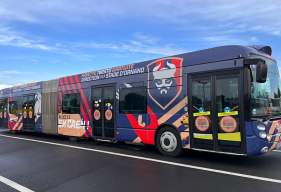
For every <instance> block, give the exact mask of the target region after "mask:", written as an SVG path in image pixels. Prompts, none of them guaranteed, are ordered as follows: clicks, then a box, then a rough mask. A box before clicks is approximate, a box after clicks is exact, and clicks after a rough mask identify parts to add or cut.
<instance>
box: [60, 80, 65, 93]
mask: <svg viewBox="0 0 281 192" xmlns="http://www.w3.org/2000/svg"><path fill="white" fill-rule="evenodd" d="M60 85H61V88H62V92H63V93H64V94H66V92H65V90H64V86H63V82H62V78H60Z"/></svg>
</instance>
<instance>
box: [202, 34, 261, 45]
mask: <svg viewBox="0 0 281 192" xmlns="http://www.w3.org/2000/svg"><path fill="white" fill-rule="evenodd" d="M202 41H207V42H209V43H211V44H215V45H247V44H251V43H254V42H257V41H258V39H257V38H256V37H251V38H248V37H243V36H242V37H240V38H238V37H235V36H233V35H230V34H229V35H214V36H207V37H203V38H202Z"/></svg>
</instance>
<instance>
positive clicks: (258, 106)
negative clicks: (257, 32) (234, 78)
mask: <svg viewBox="0 0 281 192" xmlns="http://www.w3.org/2000/svg"><path fill="white" fill-rule="evenodd" d="M249 59H262V60H263V61H265V63H266V65H267V77H266V82H263V83H259V82H257V78H259V77H257V76H258V75H259V74H258V70H257V65H250V66H249V69H250V74H249V75H250V78H249V81H250V85H249V89H248V91H249V93H248V96H250V102H249V105H250V107H249V110H250V111H249V114H250V118H251V121H250V122H246V145H247V155H249V156H253V155H261V154H265V153H267V152H270V151H272V150H275V149H277V148H280V147H281V143H280V142H281V107H280V106H281V99H280V97H281V90H280V89H281V87H280V74H279V70H278V66H277V62H276V60H275V59H274V58H273V57H271V56H270V55H268V54H265V56H262V55H256V54H250V55H249Z"/></svg>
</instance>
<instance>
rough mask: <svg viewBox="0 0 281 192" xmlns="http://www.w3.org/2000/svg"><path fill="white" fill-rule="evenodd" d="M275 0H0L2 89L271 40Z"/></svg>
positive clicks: (280, 52) (280, 8)
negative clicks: (171, 56) (202, 50)
mask: <svg viewBox="0 0 281 192" xmlns="http://www.w3.org/2000/svg"><path fill="white" fill-rule="evenodd" d="M280 40H281V1H280V0H267V1H260V0H256V1H254V0H247V1H245V0H236V1H226V0H216V1H212V0H186V1H185V0H134V1H129V0H118V1H116V0H103V1H101V0H79V1H77V0H44V1H39V0H28V1H20V0H1V1H0V89H2V88H6V87H10V86H15V85H20V84H27V83H32V82H37V81H44V80H51V79H56V78H59V77H63V76H68V75H74V74H79V73H84V72H90V71H95V70H99V69H105V68H110V67H115V66H120V65H125V64H132V63H136V62H141V61H146V60H150V59H157V58H161V57H165V56H170V55H175V54H180V53H185V52H190V51H196V50H201V49H207V48H212V47H217V46H222V45H269V46H271V47H272V50H273V54H272V55H273V57H274V58H275V59H276V60H277V61H279V64H278V67H279V70H280V69H281V48H280V47H279V44H280V42H281V41H280Z"/></svg>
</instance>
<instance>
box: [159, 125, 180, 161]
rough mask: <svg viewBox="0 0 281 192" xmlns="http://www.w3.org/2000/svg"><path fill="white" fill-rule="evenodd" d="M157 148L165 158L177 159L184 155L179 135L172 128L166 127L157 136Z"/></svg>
mask: <svg viewBox="0 0 281 192" xmlns="http://www.w3.org/2000/svg"><path fill="white" fill-rule="evenodd" d="M156 142H157V148H158V150H159V151H160V153H162V155H164V156H169V157H176V156H179V155H181V154H182V152H183V149H182V143H181V137H180V135H179V133H178V132H177V131H176V130H175V129H173V128H171V127H164V128H162V129H160V131H159V132H158V134H157V139H156Z"/></svg>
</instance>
